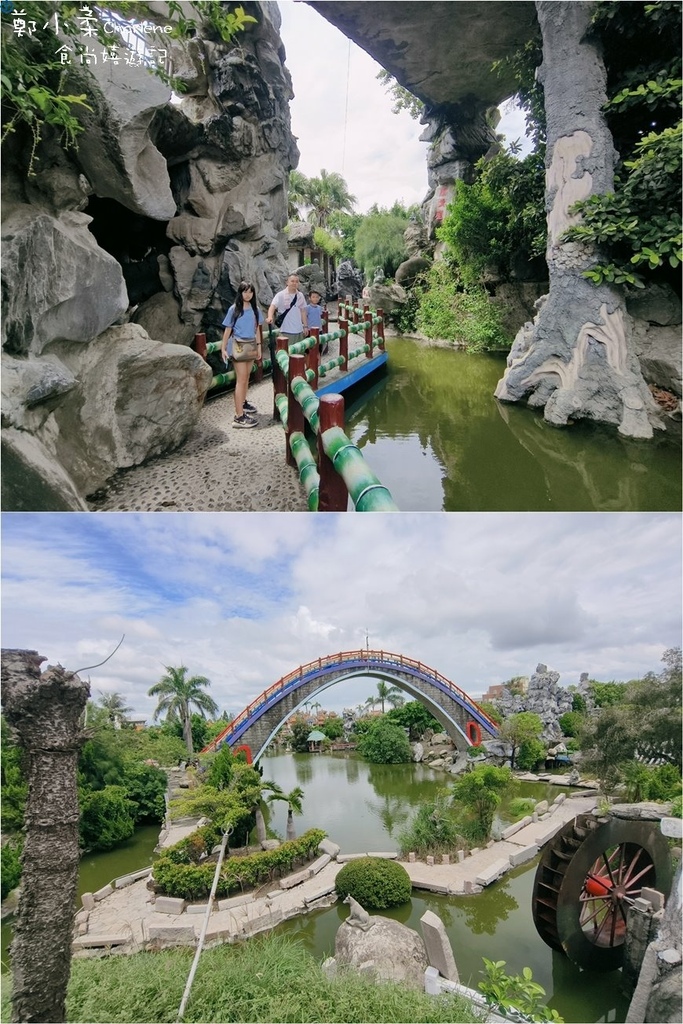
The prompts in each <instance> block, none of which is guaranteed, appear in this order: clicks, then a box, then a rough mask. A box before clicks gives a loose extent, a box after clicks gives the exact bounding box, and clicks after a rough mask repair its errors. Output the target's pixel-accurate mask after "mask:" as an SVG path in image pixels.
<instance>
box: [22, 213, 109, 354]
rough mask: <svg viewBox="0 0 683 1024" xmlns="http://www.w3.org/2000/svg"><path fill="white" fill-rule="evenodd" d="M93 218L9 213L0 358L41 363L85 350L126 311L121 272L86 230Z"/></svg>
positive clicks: (77, 215)
mask: <svg viewBox="0 0 683 1024" xmlns="http://www.w3.org/2000/svg"><path fill="white" fill-rule="evenodd" d="M91 221H92V217H88V216H87V215H86V214H84V213H78V212H77V211H68V212H66V213H62V214H61V215H60V216H59V217H54V216H52V215H51V214H48V213H45V212H44V211H43V212H38V211H37V210H36V209H35V208H34V207H31V206H28V205H22V206H15V207H14V208H13V209H12V210H11V211H10V213H9V214H8V215H7V216H5V217H4V218H3V222H2V278H3V296H4V297H5V299H6V301H5V302H4V304H3V323H4V328H5V342H4V350H5V352H8V353H11V354H13V355H18V356H25V355H28V353H29V352H30V353H31V354H33V355H39V354H40V353H41V352H42V351H43V349H44V348H45V347H46V346H47V345H49V344H50V343H51V342H54V341H55V340H60V341H78V342H89V341H92V339H93V338H95V337H97V335H98V334H100V333H101V332H102V331H104V330H106V329H107V327H109V326H110V325H111V324H113V323H114V321H115V320H117V319H118V318H119V317H120V316H121V315H122V314H123V313H125V311H126V309H127V308H128V293H127V291H126V286H125V283H124V280H123V274H122V272H121V266H120V264H119V263H117V261H116V260H115V259H114V257H113V256H110V255H109V253H106V252H105V251H104V249H101V248H100V247H99V246H98V245H97V242H96V241H95V238H94V237H93V235H92V234H91V233H90V231H89V230H88V224H89V223H90V222H91Z"/></svg>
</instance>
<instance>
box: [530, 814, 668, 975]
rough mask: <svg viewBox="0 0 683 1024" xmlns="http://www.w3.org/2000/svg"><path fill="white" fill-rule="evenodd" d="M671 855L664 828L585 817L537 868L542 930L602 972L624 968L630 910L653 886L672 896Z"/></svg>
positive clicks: (556, 945)
mask: <svg viewBox="0 0 683 1024" xmlns="http://www.w3.org/2000/svg"><path fill="white" fill-rule="evenodd" d="M671 874H672V870H671V858H670V855H669V848H668V845H667V842H666V840H665V838H664V837H663V836H662V834H661V832H660V830H659V823H658V822H652V821H633V820H630V819H623V818H610V819H609V820H607V821H605V820H604V819H599V818H595V817H594V816H593V815H592V814H580V815H578V817H576V818H574V819H573V820H572V821H570V822H567V824H566V825H565V826H564V827H563V828H562V829H561V830H560V831H559V832H558V833H557V835H556V836H554V838H553V839H552V840H551V841H550V842H549V843H548V845H547V846H546V847H545V849H544V851H543V855H542V857H541V860H540V863H539V865H538V868H537V870H536V878H535V880H534V891H533V897H532V909H533V917H534V924H535V925H536V931H537V932H538V934H539V935H540V936H541V938H542V939H543V941H544V942H546V943H547V944H548V945H549V946H552V947H553V949H558V950H562V951H563V952H564V953H565V954H566V955H567V956H568V957H569V959H570V960H571V961H572V962H573V963H575V964H578V965H579V966H580V967H585V968H588V969H590V970H595V971H613V970H616V969H617V968H618V967H620V966H621V963H622V959H623V945H624V939H625V937H626V917H627V913H628V908H629V906H630V905H631V904H632V903H633V901H634V899H636V898H637V897H638V896H640V892H641V889H642V888H643V887H644V886H647V887H649V888H651V889H657V890H659V892H662V893H664V895H665V896H668V895H669V892H670V890H671Z"/></svg>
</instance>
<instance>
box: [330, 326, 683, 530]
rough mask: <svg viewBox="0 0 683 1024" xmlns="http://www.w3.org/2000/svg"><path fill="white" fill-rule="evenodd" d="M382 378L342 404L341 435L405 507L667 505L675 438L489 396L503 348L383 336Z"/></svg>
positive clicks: (675, 475) (673, 502) (674, 498)
mask: <svg viewBox="0 0 683 1024" xmlns="http://www.w3.org/2000/svg"><path fill="white" fill-rule="evenodd" d="M387 351H388V353H389V361H388V369H387V372H386V374H385V375H384V376H383V377H382V378H381V379H380V380H379V381H377V382H376V383H375V384H374V385H373V386H371V387H370V388H369V389H368V390H366V391H365V392H364V393H363V394H362V395H360V396H358V397H357V398H356V400H355V401H354V402H353V404H351V405H350V406H349V407H348V409H347V417H346V422H347V427H348V429H347V433H348V434H349V437H350V438H351V439H352V440H353V441H354V442H355V443H356V444H357V445H358V446H359V447H360V448H361V450H362V451H363V454H364V456H365V458H366V459H367V461H368V464H369V465H370V467H371V468H372V470H373V471H374V472H375V473H376V475H377V476H378V477H379V479H380V480H381V481H382V483H383V484H385V485H386V486H387V487H388V488H389V490H390V491H391V493H392V495H393V497H394V500H395V502H396V504H397V505H398V507H399V508H400V509H401V510H402V511H404V512H409V511H447V512H459V511H468V512H492V511H511V512H514V511H518V512H530V511H551V510H552V511H558V510H559V511H577V512H582V511H631V512H633V511H671V510H678V509H680V508H681V446H680V437H679V438H678V439H675V438H672V437H671V436H670V435H669V436H666V437H664V436H659V432H658V434H657V436H656V437H655V439H654V440H652V441H636V440H632V439H627V438H622V437H621V436H620V435H619V434H618V433H617V430H616V428H608V427H601V426H598V425H596V424H591V423H589V422H585V421H579V422H577V423H576V424H574V425H573V426H571V427H567V428H563V429H558V428H557V427H552V426H550V425H548V424H547V423H546V422H545V421H544V420H543V416H542V413H540V412H538V411H534V410H531V409H528V408H526V407H525V406H523V405H516V404H514V405H511V404H504V403H501V402H498V401H497V400H496V399H495V398H494V397H493V392H494V389H495V387H496V384H497V382H498V380H499V379H500V378H501V377H502V375H503V371H504V369H505V355H502V354H500V353H490V354H482V355H468V354H467V353H466V352H463V351H453V350H451V349H444V348H431V347H426V346H423V345H420V344H418V343H417V342H415V341H411V340H409V339H406V338H392V339H388V341H387Z"/></svg>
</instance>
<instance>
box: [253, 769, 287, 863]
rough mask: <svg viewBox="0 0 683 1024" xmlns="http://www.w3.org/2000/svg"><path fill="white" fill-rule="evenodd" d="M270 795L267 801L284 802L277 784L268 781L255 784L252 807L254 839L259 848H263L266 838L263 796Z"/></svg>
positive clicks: (263, 780)
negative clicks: (255, 791) (255, 792)
mask: <svg viewBox="0 0 683 1024" xmlns="http://www.w3.org/2000/svg"><path fill="white" fill-rule="evenodd" d="M264 793H270V794H271V796H269V797H268V798H267V799H268V800H284V798H285V797H284V793H283V792H282V789H281V788H280V786H278V784H277V782H270V781H269V780H268V779H259V782H258V783H257V795H256V799H255V801H254V803H253V805H252V810H253V812H254V817H255V818H256V839H257V841H258V843H259V846H263V844H264V843H265V841H266V840H267V838H268V832H267V831H266V820H265V818H264V817H263V794H264Z"/></svg>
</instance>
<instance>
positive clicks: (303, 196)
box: [287, 171, 310, 220]
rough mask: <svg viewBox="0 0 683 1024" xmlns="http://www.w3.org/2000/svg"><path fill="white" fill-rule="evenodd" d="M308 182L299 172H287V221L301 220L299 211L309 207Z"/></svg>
mask: <svg viewBox="0 0 683 1024" xmlns="http://www.w3.org/2000/svg"><path fill="white" fill-rule="evenodd" d="M308 195H309V181H308V178H307V177H306V175H305V174H302V173H301V171H290V172H289V190H288V195H287V217H288V219H289V220H301V210H302V208H303V207H306V206H309V205H310V203H309V202H308Z"/></svg>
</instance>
